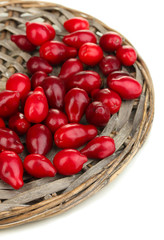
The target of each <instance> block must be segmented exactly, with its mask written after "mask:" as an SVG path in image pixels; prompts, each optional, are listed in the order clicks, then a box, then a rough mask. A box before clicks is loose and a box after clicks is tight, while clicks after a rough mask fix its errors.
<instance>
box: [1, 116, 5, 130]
mask: <svg viewBox="0 0 164 240" xmlns="http://www.w3.org/2000/svg"><path fill="white" fill-rule="evenodd" d="M3 127H6V125H5V122H4V120H3V119H2V118H0V128H3Z"/></svg>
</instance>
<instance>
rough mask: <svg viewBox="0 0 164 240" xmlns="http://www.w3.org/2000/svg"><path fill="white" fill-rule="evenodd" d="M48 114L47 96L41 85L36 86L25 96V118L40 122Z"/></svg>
mask: <svg viewBox="0 0 164 240" xmlns="http://www.w3.org/2000/svg"><path fill="white" fill-rule="evenodd" d="M47 114H48V102H47V98H46V96H45V94H44V92H43V89H42V88H41V87H37V88H36V89H35V90H34V92H33V93H32V94H31V95H30V96H29V97H28V98H27V100H26V102H25V106H24V115H25V118H26V119H27V120H28V121H29V122H32V123H40V122H42V121H43V120H44V119H45V118H46V117H47Z"/></svg>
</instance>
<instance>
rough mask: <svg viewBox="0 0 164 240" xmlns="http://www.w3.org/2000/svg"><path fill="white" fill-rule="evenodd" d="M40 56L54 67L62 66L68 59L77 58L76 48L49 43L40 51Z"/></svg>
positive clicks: (60, 43) (56, 42)
mask: <svg viewBox="0 0 164 240" xmlns="http://www.w3.org/2000/svg"><path fill="white" fill-rule="evenodd" d="M39 53H40V56H41V57H42V58H44V59H45V60H47V61H48V62H49V63H51V64H53V65H57V64H61V63H63V62H64V61H65V60H67V59H68V58H72V57H76V55H77V50H76V48H72V47H68V46H66V45H65V44H64V43H62V42H58V41H48V42H46V43H44V44H43V45H42V46H41V48H40V50H39Z"/></svg>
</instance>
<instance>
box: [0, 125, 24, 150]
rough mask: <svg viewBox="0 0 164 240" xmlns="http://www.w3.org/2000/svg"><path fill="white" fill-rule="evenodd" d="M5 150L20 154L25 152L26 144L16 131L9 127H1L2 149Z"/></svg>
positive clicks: (0, 139)
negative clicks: (24, 144)
mask: <svg viewBox="0 0 164 240" xmlns="http://www.w3.org/2000/svg"><path fill="white" fill-rule="evenodd" d="M5 150H8V151H13V152H16V153H18V154H19V153H21V152H23V150H24V146H23V144H22V143H21V141H20V139H19V137H18V135H17V134H16V133H15V132H14V131H12V130H11V129H9V128H0V151H5Z"/></svg>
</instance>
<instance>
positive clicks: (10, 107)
mask: <svg viewBox="0 0 164 240" xmlns="http://www.w3.org/2000/svg"><path fill="white" fill-rule="evenodd" d="M19 103H20V93H19V92H15V91H10V90H4V91H2V92H0V117H2V118H8V117H10V116H11V115H13V114H14V113H16V112H17V111H18V108H19Z"/></svg>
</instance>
